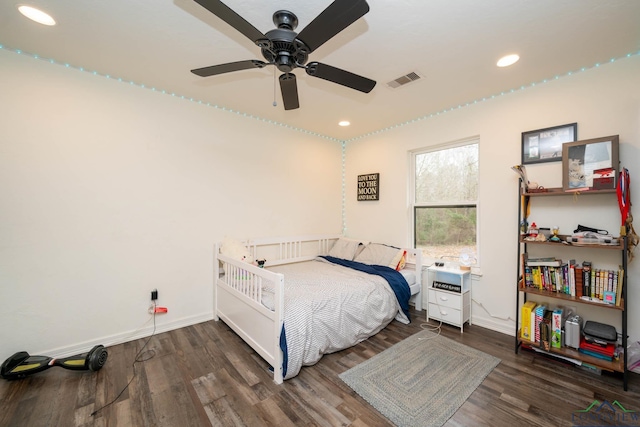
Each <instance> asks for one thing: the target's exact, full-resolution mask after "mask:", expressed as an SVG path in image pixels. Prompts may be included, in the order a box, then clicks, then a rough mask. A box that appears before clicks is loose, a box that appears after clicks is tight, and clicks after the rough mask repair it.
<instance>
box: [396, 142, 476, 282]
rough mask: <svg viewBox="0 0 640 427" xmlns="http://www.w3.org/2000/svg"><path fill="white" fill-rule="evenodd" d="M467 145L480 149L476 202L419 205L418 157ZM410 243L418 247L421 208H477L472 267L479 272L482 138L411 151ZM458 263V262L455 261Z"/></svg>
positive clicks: (424, 258) (425, 257)
mask: <svg viewBox="0 0 640 427" xmlns="http://www.w3.org/2000/svg"><path fill="white" fill-rule="evenodd" d="M467 145H477V147H478V178H477V184H478V193H477V194H478V195H477V197H476V200H475V201H474V202H469V201H459V200H458V201H451V202H445V203H422V202H421V203H417V202H416V157H417V156H419V155H421V154H425V153H433V152H436V151H442V150H448V149H452V148H458V147H464V146H467ZM409 163H410V167H409V175H410V176H409V189H408V190H409V191H408V193H409V217H410V218H409V228H410V230H409V241H410V242H413V247H414V248H416V247H417V241H416V240H417V239H416V212H417V210H418V209H419V208H468V207H475V209H476V262H475V264H473V265H472V272H477V271H479V268H480V202H479V194H480V193H479V190H480V137H479V136H474V137H470V138H465V139H461V140H457V141H453V142H448V143H444V144H437V145H433V146H427V147H421V148H417V149H415V150H411V151H409ZM436 259H437V258H435V257H432V256H429V255H428V254H423V260H427V261H431V260H433V261H435V260H436ZM454 262H455V263H458V260H454Z"/></svg>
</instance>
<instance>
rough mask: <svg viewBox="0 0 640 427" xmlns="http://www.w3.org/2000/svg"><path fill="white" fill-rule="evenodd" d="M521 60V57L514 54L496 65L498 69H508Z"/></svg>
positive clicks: (500, 60)
mask: <svg viewBox="0 0 640 427" xmlns="http://www.w3.org/2000/svg"><path fill="white" fill-rule="evenodd" d="M519 60H520V56H519V55H518V54H515V53H512V54H510V55H505V56H503V57H502V58H500V59H499V60H498V62H497V63H496V65H497V66H498V67H508V66H509V65H513V64H515V63H516V62H518V61H519Z"/></svg>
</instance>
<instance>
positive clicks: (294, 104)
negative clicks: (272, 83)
mask: <svg viewBox="0 0 640 427" xmlns="http://www.w3.org/2000/svg"><path fill="white" fill-rule="evenodd" d="M279 80H280V91H281V92H282V102H283V103H284V109H285V110H295V109H296V108H299V107H300V102H299V101H298V84H297V83H296V75H295V74H293V73H284V74H282V75H280V78H279Z"/></svg>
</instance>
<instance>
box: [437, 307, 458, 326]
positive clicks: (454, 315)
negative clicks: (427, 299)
mask: <svg viewBox="0 0 640 427" xmlns="http://www.w3.org/2000/svg"><path fill="white" fill-rule="evenodd" d="M429 317H430V318H432V319H436V320H442V321H443V322H446V323H449V324H451V325H455V326H460V325H461V324H462V316H461V313H460V310H459V309H456V308H451V307H444V306H442V305H437V304H432V303H429Z"/></svg>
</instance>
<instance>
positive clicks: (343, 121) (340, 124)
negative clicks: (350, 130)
mask: <svg viewBox="0 0 640 427" xmlns="http://www.w3.org/2000/svg"><path fill="white" fill-rule="evenodd" d="M350 124H351V122H350V121H349V120H341V121H339V122H338V126H342V127H346V126H349V125H350Z"/></svg>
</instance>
